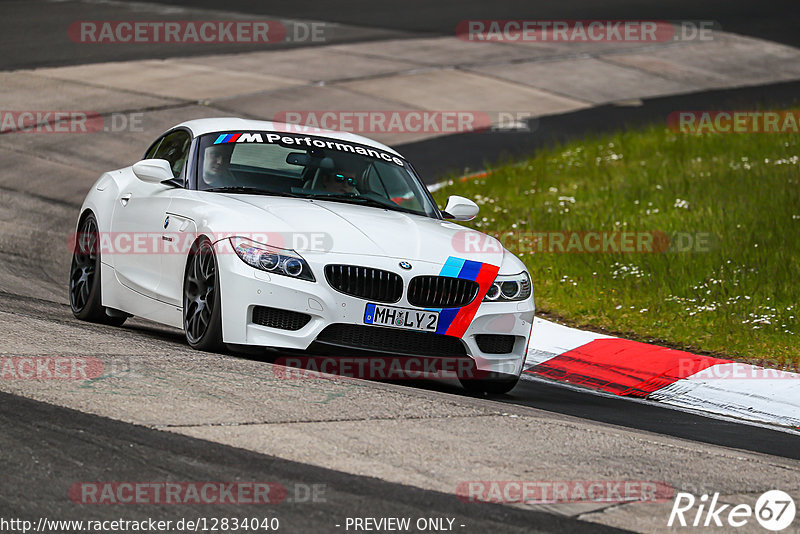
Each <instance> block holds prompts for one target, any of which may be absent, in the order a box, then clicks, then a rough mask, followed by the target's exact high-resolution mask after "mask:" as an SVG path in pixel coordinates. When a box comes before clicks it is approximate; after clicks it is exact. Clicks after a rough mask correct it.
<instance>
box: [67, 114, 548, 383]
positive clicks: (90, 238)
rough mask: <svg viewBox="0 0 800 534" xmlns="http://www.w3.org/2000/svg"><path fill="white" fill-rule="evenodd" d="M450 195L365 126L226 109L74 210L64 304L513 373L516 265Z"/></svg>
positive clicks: (522, 328) (521, 319) (528, 291)
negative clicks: (246, 115)
mask: <svg viewBox="0 0 800 534" xmlns="http://www.w3.org/2000/svg"><path fill="white" fill-rule="evenodd" d="M477 213H478V206H477V205H476V204H474V203H473V202H471V201H470V200H467V199H465V198H462V197H456V196H452V197H450V198H449V200H448V203H447V206H446V207H445V208H444V210H440V209H438V208H437V206H436V204H435V203H434V201H433V198H432V197H431V195H430V193H429V192H428V190H427V188H426V187H425V186H424V184H423V183H422V181H421V180H420V178H419V177H418V176H417V174H416V172H415V171H414V168H413V167H412V166H411V165H410V164H409V163H408V162H407V161H406V160H405V159H404V158H403V157H402V156H401V155H400V154H398V153H397V152H395V151H394V150H392V149H391V148H389V147H387V146H384V145H382V144H380V143H377V142H375V141H371V140H369V139H366V138H364V137H361V136H358V135H354V134H350V133H343V132H333V131H324V130H315V131H314V133H313V134H306V133H303V132H299V131H298V127H297V126H294V125H286V124H281V123H274V122H265V121H251V120H243V119H236V118H220V119H201V120H193V121H189V122H185V123H183V124H180V125H178V126H175V127H174V128H172V129H170V130H169V131H167V132H166V133H164V134H163V135H162V136H161V137H159V138H158V139H157V140H156V141H155V142H154V143H153V144H152V145H151V146H150V148H148V149H147V151H146V153H145V155H144V159H142V160H141V161H139V162H138V163H135V164H134V165H132V166H130V167H125V168H123V169H119V170H115V171H110V172H107V173H105V174H103V175H102V176H101V177H100V178H99V179H98V180H97V182H96V183H95V184H94V185H93V186H92V188H91V190H90V191H89V193H88V195H87V196H86V199H85V201H84V203H83V206H82V208H81V212H80V217H79V219H78V224H77V232H76V234H75V237H76V239H75V245H74V248H73V250H74V252H73V259H72V264H71V270H70V280H69V297H70V304H71V306H72V311H73V313H74V315H75V316H76V317H77V318H79V319H83V320H88V321H96V322H104V323H107V324H116V325H119V324H122V322H124V321H125V319H126V318H127V317H130V316H138V317H142V318H145V319H150V320H153V321H156V322H159V323H163V324H166V325H171V326H175V327H178V328H182V329H183V330H184V332H185V333H186V339H187V341H188V343H189V344H190V345H191V346H192V347H194V348H197V349H201V350H218V349H222V348H223V347H224V346H225V345H229V346H242V345H248V346H256V347H271V348H278V349H299V350H307V349H309V348H312V349H313V348H314V347H323V348H327V349H330V348H332V347H333V348H336V349H338V350H340V351H344V352H346V353H349V354H361V355H391V356H392V357H394V356H398V357H425V358H456V359H457V358H462V359H464V360H467V361H469V362H470V365H472V366H473V368H475V369H476V370H477V374H476V375H475V376H470V377H465V376H460V377H459V378H460V379H461V382H462V383H463V384H464V385H465V387H467V388H468V389H473V390H478V391H489V392H506V391H508V390H510V389H511V388H512V387H514V385H515V384H516V383H517V381H518V379H519V376H520V373H521V371H522V367H523V363H524V360H525V353H526V351H527V346H528V339H529V337H530V335H531V327H532V321H533V312H534V302H533V292H532V288H531V281H530V277H529V274H528V271H527V269H526V268H525V266H524V265H523V263H522V262H521V261H520V260H519V259H518V258H516V257H515V256H514V255H513V254H511V253H510V252H508V251H507V250H505V249H504V248H503V247H502V245H501V244H500V243H499V242H498V241H497V240H495V239H494V238H491V237H489V236H487V235H485V234H482V233H480V232H476V231H474V230H470V229H467V228H465V227H462V226H459V225H458V224H455V223H454V222H452V221H464V220H469V219H472V218H473V217H475V215H476V214H477Z"/></svg>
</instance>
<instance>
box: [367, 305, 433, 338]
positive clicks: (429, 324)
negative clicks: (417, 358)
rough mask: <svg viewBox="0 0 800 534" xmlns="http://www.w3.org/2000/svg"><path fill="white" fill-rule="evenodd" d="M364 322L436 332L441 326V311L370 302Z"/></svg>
mask: <svg viewBox="0 0 800 534" xmlns="http://www.w3.org/2000/svg"><path fill="white" fill-rule="evenodd" d="M364 324H372V325H378V326H389V327H392V328H405V329H407V330H421V331H422V332H436V327H437V326H439V312H432V311H425V310H411V309H408V308H397V307H395V306H382V305H380V304H372V303H370V304H367V307H366V309H365V310H364Z"/></svg>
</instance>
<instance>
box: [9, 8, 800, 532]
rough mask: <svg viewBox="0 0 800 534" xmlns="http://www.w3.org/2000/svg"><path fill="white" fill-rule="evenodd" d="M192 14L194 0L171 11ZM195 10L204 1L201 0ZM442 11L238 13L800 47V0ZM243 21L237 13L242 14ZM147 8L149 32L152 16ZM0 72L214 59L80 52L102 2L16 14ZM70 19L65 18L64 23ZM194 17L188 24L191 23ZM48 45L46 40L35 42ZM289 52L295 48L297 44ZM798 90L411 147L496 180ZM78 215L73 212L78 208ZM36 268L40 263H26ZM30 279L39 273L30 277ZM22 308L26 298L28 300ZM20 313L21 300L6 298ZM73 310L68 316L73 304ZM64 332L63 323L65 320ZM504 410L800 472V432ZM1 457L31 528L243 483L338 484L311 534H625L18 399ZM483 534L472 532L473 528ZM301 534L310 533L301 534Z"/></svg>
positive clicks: (689, 102) (609, 402)
mask: <svg viewBox="0 0 800 534" xmlns="http://www.w3.org/2000/svg"><path fill="white" fill-rule="evenodd" d="M165 3H171V4H176V5H177V4H182V3H183V2H177V1H174V2H165ZM187 4H188V2H187ZM191 4H192V5H193V6H205V7H207V8H208V9H216V8H217V7H218V6H217V4H214V3H212V2H210V1H200V2H191ZM486 5H487V4H486V3H485V2H480V1H477V0H472V1H468V2H452V3H429V2H423V1H422V0H414V1H412V2H408V3H404V5H403V9H402V11H401V12H398V10H397V7H396V6H392V7H391V8H390V7H386V8H383V7H380V6H375V5H374V3H372V2H365V1H357V2H354V1H349V2H344V3H337V5H336V9H335V13H331V12H330V11H331V7H330V6H331V3H330V2H316V1H312V2H304V3H303V4H302V7H290V6H287V5H286V4H284V3H278V2H255V1H253V2H240V3H238V4H237V5H236V6H235V9H236V10H237V11H239V12H241V13H245V14H253V15H259V14H268V15H270V16H282V17H302V18H307V19H317V20H328V21H334V22H339V23H342V24H350V25H354V26H366V27H372V28H378V29H380V30H382V31H385V33H383V34H382V35H384V36H386V35H398V36H418V35H420V34H436V35H448V34H452V31H453V30H452V29H453V28H454V27H455V24H456V23H457V22H458V21H459V20H462V19H465V18H539V19H542V18H603V19H618V18H661V19H672V20H676V19H702V20H706V19H710V20H715V21H717V22H718V23H719V24H720V26H721V27H722V29H724V30H727V31H734V32H739V33H744V34H748V35H754V36H758V37H763V38H768V39H771V40H775V41H779V42H783V43H786V44H792V45H798V44H799V43H800V34H798V32H796V27H795V25H794V24H793V23H791V22H794V21H796V20H798V9H800V8H799V7H798V4H797V2H761V3H757V4H756V3H753V2H746V1H738V2H710V3H699V2H694V1H691V2H690V1H680V2H665V3H659V4H658V5H657V7H656V4H652V6H648V4H645V5H643V6H642V7H639V8H636V9H631V8H630V4H629V3H627V2H622V1H617V2H612V3H603V4H602V5H594V4H593V3H591V2H588V1H584V2H580V3H577V4H576V3H573V4H569V5H556V6H554V5H553V4H552V3H549V2H536V3H533V2H516V3H515V2H508V1H496V2H492V3H491V7H486ZM43 6H46V7H47V8H48V9H52V10H54V11H57V12H58V15H59V16H58V17H56V16H52V17H44V18H43V17H42V11H41V10H42V7H43ZM226 8H230V6H226ZM148 9H149V8H148V7H147V6H146V5H145V6H144V7H142V8H141V11H140V14H141V17H142V20H147V19H148V18H149V17H150V16H151V15H152V11H148ZM0 10H1V11H2V14H3V16H2V17H0V49H2V50H4V51H5V52H6V53H4V54H2V57H0V69H14V68H27V67H36V66H44V65H63V64H69V63H86V62H99V61H108V60H125V59H138V58H143V57H166V56H167V55H181V54H187V55H191V54H206V53H210V52H211V49H210V48H208V47H204V48H202V49H198V48H196V47H194V48H192V47H186V48H185V49H178V50H176V49H175V48H174V47H169V49H167V48H160V47H159V46H154V47H143V48H136V47H130V48H124V49H117V50H115V49H113V47H102V48H100V49H96V50H90V51H86V49H85V48H82V49H80V50H78V48H77V47H72V46H71V45H70V43H69V41H66V42H65V36H64V35H63V31H62V29H63V20H83V19H95V20H115V19H118V18H119V17H115V16H114V13H115V12H116V10H117V8H116V7H115V6H114V5H113V4H102V3H99V4H98V3H90V2H64V3H55V4H50V3H48V4H45V3H41V2H3V3H0ZM59 17H60V18H59ZM177 17H178V18H180V16H179V15H177ZM31 32H34V33H33V35H35V36H36V37H37V38H36V39H30V38H25V37H26V35H27V36H30V35H31V34H32V33H31ZM379 37H380V35H378V34H374V33H369V34H363V33H360V32H353V33H352V34H351V35H346V36H344V37H343V39H345V40H347V39H350V40H360V39H361V40H363V39H372V38H379ZM286 46H290V45H289V44H287V45H286ZM241 49H242V48H241V47H237V46H223V45H219V46H217V45H215V46H214V48H213V51H214V52H227V51H237V50H241ZM798 89H800V85H798V84H796V83H789V84H777V85H773V86H765V87H755V88H745V89H738V90H730V91H713V92H707V93H697V94H694V95H684V96H679V97H670V98H669V99H667V98H665V99H651V100H645V101H644V102H642V105H637V106H633V107H618V106H601V107H599V108H594V109H590V110H586V111H580V112H576V113H572V114H567V115H562V116H556V117H548V118H545V119H541V120H539V121H536V122H534V123H532V124H531V126H532V130H533V131H531V132H525V133H519V134H514V133H509V134H504V135H485V136H482V135H481V134H473V135H464V136H451V137H447V138H443V139H438V140H433V141H425V142H421V143H413V144H409V145H406V146H404V147H400V150H401V151H402V152H403V153H404V154H406V155H407V156H408V157H409V159H411V160H412V161H416V162H417V164H418V166H419V167H420V169H421V170H423V172H425V173H426V174H429V175H431V176H432V175H434V174H439V173H442V172H448V171H453V172H455V171H460V170H463V169H464V168H471V169H475V170H476V169H480V168H481V167H482V166H483V164H484V163H485V162H487V161H488V162H492V161H496V160H498V159H502V158H504V157H509V156H514V155H519V154H522V153H526V152H530V151H531V149H535V148H536V147H539V146H545V145H547V144H552V143H555V142H559V141H563V140H566V139H570V138H573V137H576V136H580V135H583V134H585V133H586V132H587V131H588V132H597V133H600V132H603V131H607V130H610V129H615V128H619V127H620V126H626V125H633V124H641V123H645V122H647V121H648V120H649V119H650V118H652V117H659V118H661V117H663V115H664V110H665V109H669V110H673V109H680V108H683V107H685V108H687V109H692V108H695V109H698V108H700V109H705V108H706V107H708V106H712V107H720V108H723V107H728V108H730V107H733V106H735V105H736V104H738V103H746V104H748V105H749V106H752V105H756V104H765V105H766V104H791V103H792V102H793V101H794V99H795V97H796V96H797V95H798V94H800V91H798ZM70 205H71V204H70ZM23 263H24V262H23ZM20 268H21V269H23V268H28V267H27V266H25V265H23V266H22V267H20ZM29 275H30V278H31V280H33V281H36V280H37V279H39V278H42V277H44V276H47V275H46V274H44V273H43V272H42V271H41V270H37V269H34V268H31V270H30V272H29ZM12 300H13V299H12ZM4 301H5V302H9V301H8V300H7V299H4ZM61 311H62V313H66V314H68V311H67V310H66V309H64V308H63V307H62V309H61ZM53 320H55V321H60V320H61V318H59V317H57V316H54V317H53ZM142 335H146V336H149V337H152V338H155V339H158V338H159V337H160V336H161V337H162V338H163V339H164V340H166V341H174V336H171V335H169V334H164V333H162V332H160V331H149V332H143V334H142ZM403 387H406V388H409V389H411V390H414V389H419V390H433V391H435V392H442V393H457V394H460V392H458V391H456V390H454V389H453V388H452V387H450V386H447V385H441V384H436V383H408V382H406V383H404V384H403ZM494 400H500V401H501V402H504V403H507V404H508V405H509V410H513V409H515V408H520V409H523V408H535V409H539V410H545V411H548V412H553V413H558V414H563V415H566V416H572V417H578V418H582V419H587V420H591V421H597V422H600V423H607V424H611V425H618V426H621V427H628V428H633V429H638V430H641V431H644V432H652V433H655V434H661V435H667V436H675V437H679V438H684V439H687V440H693V441H697V442H703V443H710V444H714V445H721V446H724V447H730V448H733V449H741V450H747V451H753V452H760V453H765V454H769V455H774V456H778V457H783V458H788V459H800V447H798V438H797V436H796V435H793V434H788V433H785V432H780V431H776V430H771V429H766V428H761V427H755V426H751V425H745V424H739V423H736V422H733V421H722V420H717V419H711V418H708V417H703V416H699V415H693V414H687V413H684V412H679V411H676V410H672V409H667V408H663V407H659V406H653V405H649V404H644V403H638V402H630V401H627V400H624V399H618V398H611V397H606V396H598V395H593V394H590V393H586V392H582V391H578V390H575V389H570V388H564V387H561V386H558V385H554V384H549V383H544V382H541V381H523V382H522V383H521V384H520V385H519V386H518V387H517V388H516V389H515V390H513V391H512V392H511V393H510V394H509V395H506V396H501V397H496V398H494ZM0 425H2V428H3V432H2V433H0V458H2V462H3V463H2V465H3V470H4V472H3V475H2V477H3V479H4V487H7V488H11V487H13V488H15V491H14V492H7V491H3V492H2V495H0V515H2V516H6V517H7V516H10V515H15V516H18V517H32V518H33V517H40V516H43V515H49V516H51V517H56V516H57V517H59V518H63V519H68V518H84V517H85V515H86V514H87V509H86V507H80V506H78V507H76V506H75V505H74V504H73V503H72V502H70V501H68V500H66V499H65V498H64V495H65V494H66V488H68V487H69V486H70V485H71V484H72V483H73V482H75V481H77V480H93V479H97V480H100V479H103V478H107V477H108V476H109V473H112V474H113V476H114V478H116V479H120V480H124V479H128V480H130V479H134V480H159V479H164V478H165V477H173V478H174V477H177V478H182V479H185V480H232V479H236V478H237V477H239V476H241V477H244V478H247V479H250V480H256V479H261V480H270V481H277V482H281V483H283V484H284V485H286V486H287V487H290V486H291V485H292V484H295V483H298V484H307V483H315V482H324V483H325V484H327V485H328V488H329V490H330V491H328V493H327V501H326V502H324V503H321V502H318V503H314V504H313V505H308V504H307V503H285V504H282V505H280V506H279V509H278V510H277V511H276V512H277V513H279V515H280V517H281V520H282V521H284V522H285V523H286V524H287V525H288V524H291V525H293V526H296V527H297V530H296V531H308V532H317V531H335V530H336V529H335V528H333V525H335V524H336V522H337V519H339V520H340V519H341V518H343V517H344V515H351V516H359V515H370V516H399V515H407V516H413V517H433V516H449V517H458V518H459V519H461V520H463V521H462V522H463V523H464V524H467V525H469V526H470V527H471V528H470V529H469V531H475V532H489V531H497V532H500V531H502V532H516V531H519V532H522V531H525V532H532V531H536V530H537V529H539V530H541V531H549V532H552V531H562V532H573V531H575V532H580V531H591V532H603V531H611V529H608V528H606V527H603V526H601V525H598V524H587V523H583V522H581V521H578V520H576V519H572V518H564V517H560V516H556V515H553V514H547V513H542V512H532V511H529V510H516V509H512V508H508V507H500V506H494V505H485V506H484V505H481V506H475V505H473V504H465V503H461V502H460V501H458V499H456V498H454V497H453V496H452V495H447V494H443V493H437V492H433V491H428V490H422V489H418V488H413V487H410V486H404V485H400V484H394V483H389V482H385V481H381V480H378V479H374V478H369V477H363V476H355V475H348V474H345V473H341V472H338V471H333V470H327V469H323V468H320V467H314V466H310V465H306V464H300V463H294V462H290V461H287V460H283V459H276V458H274V457H270V456H266V455H261V454H256V453H252V452H248V451H244V450H242V449H237V448H233V447H227V446H224V445H219V444H215V443H210V442H206V441H203V440H198V439H193V438H189V437H185V436H180V435H175V434H171V433H166V432H161V431H158V430H151V429H147V428H144V427H139V426H136V425H131V424H126V423H121V422H118V421H114V420H111V419H106V418H103V417H98V416H94V415H87V414H84V413H81V412H77V411H74V410H69V409H66V408H61V407H56V406H52V405H48V404H44V403H40V402H36V401H32V400H28V399H24V398H21V397H18V396H14V395H8V394H5V393H0ZM241 511H242V510H241V508H240V507H237V508H236V509H224V508H220V509H214V508H213V507H209V506H201V507H191V506H189V507H182V508H181V509H180V510H179V511H176V510H175V509H170V508H169V507H161V508H158V509H156V508H152V507H149V508H147V509H142V510H133V512H134V515H139V513H141V516H157V517H159V519H169V518H171V517H180V516H184V517H186V516H206V517H209V516H217V517H219V516H221V515H224V514H225V513H231V514H233V513H235V514H237V515H241ZM90 512H91V513H90V515H91V517H92V518H93V519H94V518H97V519H101V518H109V519H111V518H116V517H118V516H119V512H118V511H117V510H115V509H114V508H113V507H91V510H90ZM466 530H467V529H465V531H466ZM289 531H295V530H289Z"/></svg>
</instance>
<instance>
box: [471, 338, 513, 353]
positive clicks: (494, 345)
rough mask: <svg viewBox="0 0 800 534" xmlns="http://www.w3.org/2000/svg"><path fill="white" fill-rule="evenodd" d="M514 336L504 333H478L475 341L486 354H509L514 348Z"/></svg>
mask: <svg viewBox="0 0 800 534" xmlns="http://www.w3.org/2000/svg"><path fill="white" fill-rule="evenodd" d="M514 341H515V338H514V336H509V335H505V334H478V335H476V336H475V342H476V343H477V344H478V348H479V349H480V350H481V352H485V353H486V354H509V353H510V352H511V351H513V350H514Z"/></svg>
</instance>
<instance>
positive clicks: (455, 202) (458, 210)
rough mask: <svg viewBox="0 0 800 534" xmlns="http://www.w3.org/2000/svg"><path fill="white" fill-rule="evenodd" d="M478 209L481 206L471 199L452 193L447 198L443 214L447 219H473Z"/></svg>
mask: <svg viewBox="0 0 800 534" xmlns="http://www.w3.org/2000/svg"><path fill="white" fill-rule="evenodd" d="M478 211H480V208H479V207H478V205H477V204H475V203H474V202H473V201H471V200H470V199H468V198H464V197H459V196H456V195H452V196H451V197H449V198H448V199H447V206H445V208H444V212H443V214H444V217H445V219H455V220H456V221H471V220H472V219H474V218H475V216H476V215H477V214H478Z"/></svg>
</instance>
